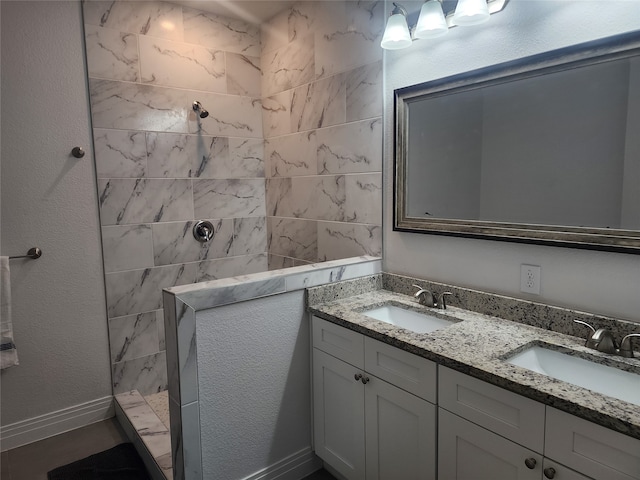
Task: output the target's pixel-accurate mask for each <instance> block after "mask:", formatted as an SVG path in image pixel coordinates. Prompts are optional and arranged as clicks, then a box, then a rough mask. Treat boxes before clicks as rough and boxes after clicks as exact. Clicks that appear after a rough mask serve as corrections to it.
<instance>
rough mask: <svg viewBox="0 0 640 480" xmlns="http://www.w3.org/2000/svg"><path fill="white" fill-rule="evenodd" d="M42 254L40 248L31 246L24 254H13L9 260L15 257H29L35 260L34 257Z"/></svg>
mask: <svg viewBox="0 0 640 480" xmlns="http://www.w3.org/2000/svg"><path fill="white" fill-rule="evenodd" d="M41 256H42V250H40V249H39V248H38V247H32V248H30V249H29V251H28V252H27V254H26V255H15V256H13V257H9V260H14V259H16V258H31V259H33V260H35V259H36V258H40V257H41Z"/></svg>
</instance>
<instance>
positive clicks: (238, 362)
mask: <svg viewBox="0 0 640 480" xmlns="http://www.w3.org/2000/svg"><path fill="white" fill-rule="evenodd" d="M196 324H197V334H196V336H197V343H198V344H197V348H198V365H199V367H198V384H199V401H200V423H201V441H202V463H203V468H202V473H203V478H207V479H224V480H233V479H240V478H245V477H247V476H249V475H251V474H253V473H256V472H258V471H259V470H262V469H264V468H267V467H269V466H272V465H273V464H275V463H276V462H278V461H279V460H282V459H284V458H285V457H287V456H289V455H292V454H294V453H297V452H300V451H301V450H304V449H306V448H310V446H311V425H310V424H311V411H310V404H311V398H310V380H309V373H310V371H309V368H310V367H309V351H310V346H309V321H308V318H307V314H306V313H305V310H304V291H303V290H298V291H294V292H289V293H284V294H281V295H274V296H270V297H265V298H261V299H257V300H251V301H248V302H241V303H235V304H232V305H228V306H223V307H217V308H212V309H209V310H204V311H201V312H198V313H197V317H196Z"/></svg>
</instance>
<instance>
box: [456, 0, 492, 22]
mask: <svg viewBox="0 0 640 480" xmlns="http://www.w3.org/2000/svg"><path fill="white" fill-rule="evenodd" d="M487 20H489V7H488V6H487V2H486V0H458V5H457V6H456V13H454V15H453V21H454V23H455V24H456V25H460V26H467V25H478V24H480V23H484V22H486V21H487Z"/></svg>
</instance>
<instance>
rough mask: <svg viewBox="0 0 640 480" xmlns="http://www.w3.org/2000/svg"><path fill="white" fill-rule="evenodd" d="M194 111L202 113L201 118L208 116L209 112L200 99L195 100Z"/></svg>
mask: <svg viewBox="0 0 640 480" xmlns="http://www.w3.org/2000/svg"><path fill="white" fill-rule="evenodd" d="M193 111H194V112H196V113H197V114H198V115H200V118H207V117H208V116H209V112H207V111H206V110H205V109H204V107H203V106H202V104H201V103H200V102H199V101H197V100H196V101H195V102H193Z"/></svg>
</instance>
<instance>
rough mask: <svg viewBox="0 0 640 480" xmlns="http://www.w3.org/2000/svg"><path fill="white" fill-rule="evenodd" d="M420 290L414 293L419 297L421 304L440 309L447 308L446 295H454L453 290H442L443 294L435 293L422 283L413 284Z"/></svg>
mask: <svg viewBox="0 0 640 480" xmlns="http://www.w3.org/2000/svg"><path fill="white" fill-rule="evenodd" d="M413 286H414V287H415V288H417V289H418V291H417V292H416V293H415V294H414V295H413V296H414V297H416V298H417V299H418V303H419V304H420V305H424V306H426V307H432V308H439V309H440V310H446V309H447V302H446V300H445V296H446V295H453V293H451V292H442V293H441V294H439V295H438V294H434V293H433V292H432V291H431V290H427V289H426V288H422V287H421V286H420V285H413Z"/></svg>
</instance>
